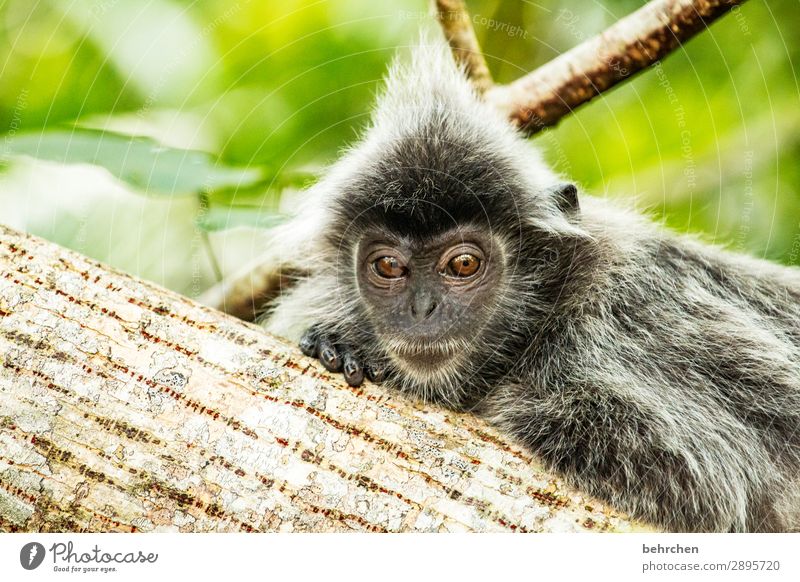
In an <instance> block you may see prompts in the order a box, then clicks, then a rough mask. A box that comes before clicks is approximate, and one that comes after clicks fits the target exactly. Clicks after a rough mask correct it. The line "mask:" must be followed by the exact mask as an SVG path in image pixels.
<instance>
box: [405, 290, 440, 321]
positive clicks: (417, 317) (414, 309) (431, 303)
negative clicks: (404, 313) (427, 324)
mask: <svg viewBox="0 0 800 582" xmlns="http://www.w3.org/2000/svg"><path fill="white" fill-rule="evenodd" d="M436 305H437V301H436V299H435V298H434V297H432V296H431V295H429V294H427V293H418V294H417V295H415V296H414V298H413V299H412V300H411V317H412V319H413V320H414V321H422V320H424V319H428V318H429V317H430V316H431V314H432V313H433V312H434V310H435V309H436Z"/></svg>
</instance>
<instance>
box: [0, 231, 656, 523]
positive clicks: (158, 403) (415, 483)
mask: <svg viewBox="0 0 800 582" xmlns="http://www.w3.org/2000/svg"><path fill="white" fill-rule="evenodd" d="M0 267H1V268H0V273H1V274H2V276H0V530H4V531H173V530H179V531H344V530H348V531H349V530H365V531H454V530H469V531H522V532H527V531H575V530H596V531H597V530H599V531H627V530H632V529H644V528H643V527H642V526H637V525H636V524H632V523H631V522H630V521H628V520H627V519H626V518H625V517H624V516H622V515H620V514H619V513H617V512H615V511H613V510H611V509H608V508H607V507H604V506H603V505H602V504H600V503H598V502H597V501H595V500H591V499H587V498H585V497H583V496H582V495H580V494H578V493H576V492H574V491H572V490H570V489H569V488H567V487H565V486H564V485H563V484H562V483H561V482H560V481H559V480H558V479H556V478H555V477H553V476H552V475H549V474H547V473H545V472H543V471H542V470H541V469H540V468H539V467H538V466H537V465H536V463H535V462H534V461H533V460H532V459H531V457H530V456H529V455H528V454H527V453H525V452H523V451H522V450H521V449H520V448H518V447H517V446H515V445H514V444H511V443H509V442H508V441H506V440H505V439H504V438H503V437H501V436H499V435H498V434H497V433H496V432H495V431H494V430H492V429H491V428H489V427H488V426H486V425H485V424H483V423H482V422H481V421H479V420H477V419H476V418H474V417H472V416H469V415H462V414H454V413H451V412H447V411H444V410H441V409H438V408H433V407H429V406H422V405H420V404H417V403H414V402H410V401H408V400H406V399H404V398H402V397H400V396H398V395H396V394H392V393H390V392H388V391H385V390H382V389H381V388H379V387H376V386H365V387H362V388H350V387H348V386H347V385H346V384H345V383H344V382H343V381H342V380H341V379H340V378H339V377H338V376H336V377H332V376H330V375H328V374H327V373H326V372H325V371H324V370H323V369H322V368H320V367H318V366H317V365H316V364H315V363H314V362H313V361H311V360H308V359H306V358H304V357H303V356H302V355H301V354H300V353H299V352H298V351H297V350H296V349H295V348H294V347H293V346H289V345H287V344H285V343H282V342H281V341H280V340H278V339H275V338H273V337H270V336H268V335H266V334H265V333H263V332H262V331H261V330H260V328H258V327H255V326H253V325H250V324H247V323H243V322H241V321H238V320H236V319H234V318H232V317H230V316H226V315H224V314H222V313H220V312H217V311H214V310H211V309H208V308H205V307H203V306H200V305H198V304H197V303H194V302H192V301H190V300H189V299H186V298H184V297H181V296H178V295H176V294H174V293H171V292H169V291H166V290H164V289H161V288H158V287H156V286H154V285H152V284H149V283H145V282H142V281H138V280H135V279H133V278H131V277H129V276H127V275H124V274H122V273H119V272H115V271H113V270H111V269H109V268H107V267H104V266H102V265H99V264H97V263H95V262H93V261H91V260H89V259H86V258H84V257H82V256H79V255H77V254H75V253H72V252H70V251H67V250H64V249H62V248H59V247H57V246H55V245H53V244H50V243H47V242H45V241H42V240H39V239H36V238H34V237H31V236H27V235H22V234H19V233H16V232H13V231H11V230H9V229H6V228H4V227H2V226H0Z"/></svg>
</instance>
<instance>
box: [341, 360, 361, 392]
mask: <svg viewBox="0 0 800 582" xmlns="http://www.w3.org/2000/svg"><path fill="white" fill-rule="evenodd" d="M342 373H343V374H344V379H345V380H347V383H348V384H350V386H361V384H362V383H363V382H364V368H362V367H361V363H360V362H359V361H358V360H357V359H356V358H355V356H353V354H351V353H349V352H347V353H345V355H344V366H343V368H342Z"/></svg>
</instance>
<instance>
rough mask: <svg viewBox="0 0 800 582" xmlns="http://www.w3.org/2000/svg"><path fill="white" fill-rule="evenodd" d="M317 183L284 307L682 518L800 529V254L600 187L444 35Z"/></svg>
mask: <svg viewBox="0 0 800 582" xmlns="http://www.w3.org/2000/svg"><path fill="white" fill-rule="evenodd" d="M306 196H307V198H306V199H305V201H304V203H303V206H302V207H301V211H300V213H299V215H298V217H297V218H295V219H294V220H292V221H291V222H289V223H287V224H286V225H285V226H283V227H281V228H279V229H278V231H277V232H276V235H275V245H274V248H272V247H271V249H270V253H271V254H272V257H271V258H270V260H271V261H273V262H274V263H275V264H287V265H293V266H294V267H297V269H298V271H297V272H300V273H302V275H300V276H299V278H298V280H297V281H296V283H295V285H294V286H293V287H292V288H290V289H288V290H285V291H284V292H282V293H281V294H280V295H279V296H278V297H277V298H276V299H274V300H273V301H272V302H271V303H270V304H269V305H268V306H266V307H265V314H264V317H263V319H262V323H263V325H264V327H265V328H266V329H267V330H269V331H271V332H272V333H275V334H277V335H280V336H283V337H286V338H288V339H290V340H292V341H295V342H298V343H299V345H300V348H301V350H302V351H303V352H304V353H305V354H306V355H308V356H312V357H314V358H317V359H319V361H320V362H321V363H322V365H323V366H324V367H325V368H326V369H327V370H329V371H331V372H335V373H339V372H341V373H342V374H343V377H344V380H345V381H346V382H347V383H349V384H350V385H353V386H358V385H360V384H361V383H362V382H364V380H365V379H368V380H371V381H373V382H383V383H384V384H385V386H386V387H387V388H389V389H391V390H396V391H398V392H399V393H401V394H404V395H406V396H408V397H411V398H414V399H417V400H420V401H423V402H427V403H434V404H439V405H442V406H445V407H448V408H450V409H454V410H458V411H469V412H472V413H474V414H477V415H479V416H481V417H483V418H485V419H487V420H488V421H489V422H490V423H492V424H493V425H495V426H496V427H498V428H499V429H500V430H502V431H504V432H505V433H506V434H508V435H510V436H511V437H512V438H514V439H516V440H517V441H518V442H519V443H520V444H521V445H522V446H523V447H525V448H526V449H528V450H530V451H531V452H532V453H533V454H534V455H535V456H536V457H537V458H538V459H540V460H541V461H542V463H543V464H544V465H545V466H546V467H547V468H548V469H550V470H552V471H554V472H555V473H556V474H558V475H560V476H561V477H562V478H563V479H564V480H565V481H566V482H568V483H570V484H572V485H573V486H575V487H577V488H578V489H579V490H582V491H584V492H586V493H588V494H590V495H592V496H594V497H596V498H598V499H601V500H603V501H605V502H607V503H609V504H610V505H611V506H613V507H615V508H617V509H619V510H622V511H624V512H626V513H628V514H629V515H631V516H632V517H634V518H636V519H640V520H642V521H644V522H647V523H651V524H654V525H656V526H658V527H660V528H663V529H665V530H669V531H686V532H689V531H692V532H693V531H703V532H760V531H796V530H798V529H799V528H800V269H798V268H795V267H788V266H779V265H777V264H773V263H770V262H768V261H765V260H761V259H756V258H754V257H750V256H746V255H743V254H736V253H734V252H731V251H729V250H726V249H724V248H722V247H719V246H715V245H711V244H708V243H706V242H703V241H702V240H700V239H699V238H697V237H694V236H691V235H688V234H681V233H676V232H671V231H669V230H668V229H667V228H665V227H664V226H662V225H660V224H658V223H656V222H655V221H653V220H652V219H650V218H648V217H647V216H645V215H644V214H641V213H638V212H636V211H634V210H631V209H626V208H623V207H621V206H619V204H618V203H612V202H610V201H608V200H605V199H601V198H596V197H593V196H591V195H588V194H585V193H584V192H582V191H579V189H578V188H577V186H576V185H575V184H574V183H573V182H572V181H571V180H567V179H564V178H563V177H561V176H560V175H558V174H557V173H556V172H554V171H553V170H551V169H549V168H548V167H547V165H546V164H545V163H544V161H543V159H542V157H541V155H540V154H539V153H538V152H537V151H536V150H535V149H533V148H532V146H531V145H530V144H529V142H528V141H527V140H525V139H524V138H523V136H522V135H521V134H520V133H519V132H518V131H517V130H516V129H515V128H514V127H513V126H512V125H511V123H510V122H508V121H507V120H506V119H505V118H503V117H501V115H500V114H499V113H498V112H496V111H495V110H494V109H493V108H492V107H490V106H489V105H488V104H487V103H486V102H485V101H483V100H482V99H481V98H480V96H478V95H477V94H476V92H475V91H474V90H473V88H472V87H471V86H470V83H469V81H468V79H467V78H466V76H465V73H464V71H463V69H461V68H460V67H459V66H458V65H456V64H455V63H454V62H453V59H452V57H451V55H450V53H449V49H448V48H447V46H446V44H444V43H443V42H432V43H422V44H421V45H420V46H419V47H418V48H416V49H413V50H412V54H411V57H410V58H406V59H403V58H398V59H397V60H396V61H395V62H394V64H393V65H392V66H391V68H390V70H389V73H388V75H387V79H386V82H385V86H384V88H383V90H382V92H381V93H380V95H379V96H378V99H377V105H376V107H375V109H374V111H373V113H372V117H371V121H370V124H369V126H368V127H367V128H366V129H365V130H364V132H363V134H362V135H361V137H360V138H359V140H358V141H357V142H356V143H355V144H354V145H352V146H351V147H350V148H349V149H348V150H346V151H345V152H344V153H343V154H342V156H341V157H340V158H339V159H338V160H337V161H336V162H335V163H334V164H333V165H332V166H331V167H330V168H328V170H327V171H326V173H325V175H324V176H323V177H322V178H321V179H320V181H319V182H317V183H316V184H315V185H313V186H311V187H310V188H309V190H308V192H307V194H306ZM276 255H280V256H276Z"/></svg>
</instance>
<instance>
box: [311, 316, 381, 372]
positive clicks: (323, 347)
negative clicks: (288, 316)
mask: <svg viewBox="0 0 800 582" xmlns="http://www.w3.org/2000/svg"><path fill="white" fill-rule="evenodd" d="M341 339H342V338H340V337H339V336H338V334H328V333H325V330H324V328H321V327H320V326H319V325H314V326H312V327H310V328H309V329H308V330H306V332H305V333H304V334H303V335H302V336H301V338H300V349H301V350H302V352H303V353H304V354H305V355H306V356H309V357H312V358H317V359H318V360H319V361H320V362H321V363H322V365H323V366H324V367H325V369H327V370H328V371H329V372H341V373H342V375H343V376H344V379H345V380H346V381H347V383H348V384H350V386H361V384H363V383H364V379H365V378H369V379H370V380H371V381H372V382H375V383H380V382H382V381H383V380H384V379H385V378H386V367H385V366H384V365H382V363H375V362H372V363H370V364H364V361H363V359H362V358H361V357H360V356H359V354H358V352H357V351H354V350H353V349H351V347H350V345H348V344H347V343H342V342H341V341H339V340H341Z"/></svg>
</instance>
